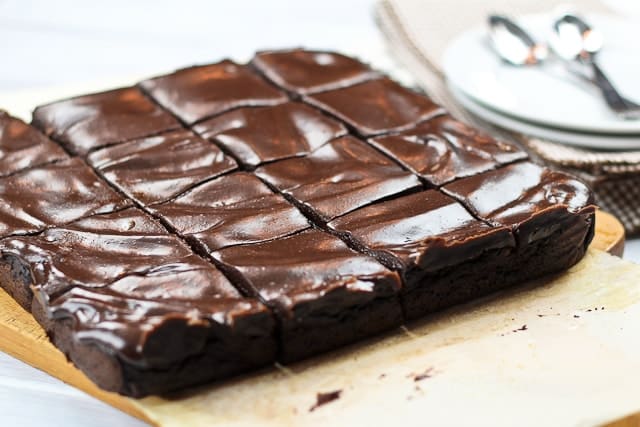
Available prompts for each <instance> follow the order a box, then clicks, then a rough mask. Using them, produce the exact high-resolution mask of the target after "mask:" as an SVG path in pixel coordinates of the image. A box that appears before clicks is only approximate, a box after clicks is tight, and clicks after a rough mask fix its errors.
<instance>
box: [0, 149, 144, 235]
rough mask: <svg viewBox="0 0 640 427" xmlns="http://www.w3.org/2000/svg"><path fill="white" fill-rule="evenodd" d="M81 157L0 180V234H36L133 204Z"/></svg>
mask: <svg viewBox="0 0 640 427" xmlns="http://www.w3.org/2000/svg"><path fill="white" fill-rule="evenodd" d="M130 204H131V203H130V202H129V201H126V200H124V199H123V198H122V197H120V196H119V195H118V194H117V193H116V192H115V191H113V190H112V189H111V188H110V187H109V186H108V185H107V184H105V183H103V182H102V181H101V180H100V179H99V178H98V177H97V176H96V175H95V173H94V172H93V171H92V170H91V168H89V167H88V166H86V165H85V164H84V163H83V162H82V161H81V160H80V159H78V158H71V159H68V160H63V161H61V162H58V163H53V164H49V165H46V166H41V167H38V168H34V169H29V170H26V171H23V172H20V173H17V174H15V175H11V176H8V177H5V178H1V179H0V237H1V236H7V235H10V234H24V233H34V232H36V231H39V230H42V229H43V228H45V227H50V226H55V225H62V224H66V223H69V222H71V221H74V220H76V219H78V218H82V217H84V216H87V215H92V214H96V213H103V212H111V211H113V210H116V209H121V208H123V207H125V206H128V205H130Z"/></svg>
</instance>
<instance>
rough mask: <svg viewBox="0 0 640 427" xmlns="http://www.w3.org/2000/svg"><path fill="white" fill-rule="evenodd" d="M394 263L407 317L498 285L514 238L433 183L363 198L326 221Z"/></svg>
mask: <svg viewBox="0 0 640 427" xmlns="http://www.w3.org/2000/svg"><path fill="white" fill-rule="evenodd" d="M328 226H329V228H331V229H333V230H335V231H336V232H338V233H339V234H341V235H342V236H343V238H345V239H347V240H349V241H351V243H352V245H353V246H355V247H358V248H359V249H360V250H361V251H363V252H365V253H369V254H371V255H372V256H375V257H376V258H378V259H379V260H380V262H381V263H383V264H385V265H387V266H389V267H390V268H392V269H394V270H397V271H399V272H400V273H401V274H402V276H403V278H404V283H405V286H404V288H403V289H402V292H401V301H402V303H403V308H404V313H405V316H406V317H407V318H408V319H415V318H418V317H421V316H424V315H426V314H429V313H431V312H433V311H436V310H439V309H441V308H446V307H449V306H451V305H454V304H458V303H461V302H466V301H469V300H470V299H472V298H477V297H479V296H482V295H485V294H487V293H489V292H491V291H494V290H497V289H499V288H500V287H504V286H506V285H507V284H508V283H507V282H504V280H503V279H504V277H503V276H505V275H506V273H504V274H503V271H505V270H506V269H507V268H508V266H509V263H511V262H513V259H512V254H513V253H514V247H515V243H514V239H513V236H512V235H511V231H510V229H509V228H507V227H494V226H490V225H488V224H486V223H484V222H482V221H479V220H478V219H476V218H474V217H473V216H471V214H469V212H468V211H467V210H466V209H465V208H464V207H463V206H462V205H461V204H460V203H458V202H457V201H456V200H454V199H452V198H450V197H447V196H445V195H443V194H442V193H440V192H438V191H435V190H427V191H423V192H419V193H414V194H411V195H407V196H403V197H399V198H396V199H393V200H387V201H384V202H382V203H378V204H375V205H371V206H367V207H364V208H362V209H359V210H356V211H354V212H352V213H350V214H347V215H345V216H343V217H340V218H337V219H335V220H334V221H332V222H330V223H329V224H328Z"/></svg>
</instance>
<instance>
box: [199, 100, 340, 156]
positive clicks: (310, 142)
mask: <svg viewBox="0 0 640 427" xmlns="http://www.w3.org/2000/svg"><path fill="white" fill-rule="evenodd" d="M194 130H195V131H196V132H198V133H199V134H200V135H202V136H203V137H205V138H207V139H210V140H213V141H215V142H216V143H217V144H219V145H220V146H222V147H224V148H225V149H226V150H227V151H228V152H229V153H231V154H233V156H234V157H235V158H236V159H238V160H240V162H242V163H243V164H244V165H245V166H247V167H256V166H258V165H260V164H262V163H265V162H271V161H274V160H282V159H286V158H289V157H297V156H302V155H305V154H309V153H310V152H312V151H314V150H315V149H317V148H319V147H321V146H322V145H324V144H325V143H327V142H328V141H330V140H332V139H334V138H337V137H339V136H343V135H346V133H347V129H346V128H345V127H344V126H343V125H342V124H340V123H339V122H337V121H335V120H332V119H330V118H329V117H327V116H325V115H324V114H322V113H320V112H319V111H317V110H315V109H313V108H311V107H309V106H307V105H304V104H301V103H298V102H288V103H285V104H281V105H278V106H275V107H260V108H251V107H249V108H240V109H237V110H234V111H231V112H229V113H226V114H222V115H221V116H218V117H215V118H213V119H210V120H207V121H204V122H201V123H199V124H198V125H196V126H194Z"/></svg>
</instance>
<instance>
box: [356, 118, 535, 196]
mask: <svg viewBox="0 0 640 427" xmlns="http://www.w3.org/2000/svg"><path fill="white" fill-rule="evenodd" d="M369 143H370V144H372V145H373V146H374V147H376V148H377V149H379V150H380V151H382V152H384V153H385V154H387V155H388V156H390V157H392V158H394V159H397V161H398V162H400V163H401V164H402V165H403V166H404V167H406V168H407V169H409V170H411V171H412V172H413V173H415V174H417V175H418V176H420V177H421V178H423V179H424V180H425V181H426V182H427V183H428V184H430V185H432V186H441V185H443V184H446V183H449V182H451V181H454V180H456V179H458V178H463V177H467V176H471V175H475V174H477V173H480V172H485V171H488V170H491V169H495V168H497V167H499V166H500V165H503V164H505V163H511V162H514V161H517V160H523V159H526V158H527V153H526V152H524V151H523V150H521V149H520V148H518V147H517V146H515V145H513V144H510V143H507V142H504V141H498V140H496V139H493V138H491V137H489V136H487V135H485V134H483V133H481V132H478V131H477V130H475V129H472V128H470V127H469V126H467V125H465V124H463V123H461V122H459V121H457V120H455V119H453V118H452V117H451V116H449V115H443V116H438V117H435V118H433V119H431V120H427V121H426V122H423V123H421V124H419V125H418V126H416V127H414V128H412V129H409V130H407V131H405V132H403V133H400V134H395V135H385V136H380V137H377V138H371V139H369Z"/></svg>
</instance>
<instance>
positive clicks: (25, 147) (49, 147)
mask: <svg viewBox="0 0 640 427" xmlns="http://www.w3.org/2000/svg"><path fill="white" fill-rule="evenodd" d="M67 157H68V156H67V154H66V153H65V152H64V150H63V149H62V148H60V147H59V146H58V145H57V144H55V143H53V142H52V141H51V140H50V139H49V138H47V137H45V136H44V135H43V134H42V133H40V132H39V131H38V130H36V129H35V128H32V127H31V126H29V125H27V124H26V123H25V122H23V121H22V120H20V119H16V118H15V117H11V116H10V115H8V114H6V113H5V112H3V111H0V178H2V177H4V176H7V175H11V174H14V173H16V172H20V171H21V170H24V169H27V168H33V167H36V166H42V165H44V164H46V163H52V162H55V161H58V160H63V159H66V158H67Z"/></svg>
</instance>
